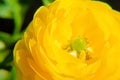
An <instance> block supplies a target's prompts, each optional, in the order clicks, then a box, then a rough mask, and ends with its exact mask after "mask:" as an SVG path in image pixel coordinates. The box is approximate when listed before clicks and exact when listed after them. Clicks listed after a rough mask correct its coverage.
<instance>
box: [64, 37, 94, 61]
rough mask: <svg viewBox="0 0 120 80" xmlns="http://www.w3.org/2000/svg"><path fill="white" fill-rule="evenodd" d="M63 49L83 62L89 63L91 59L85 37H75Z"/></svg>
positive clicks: (90, 49)
mask: <svg viewBox="0 0 120 80" xmlns="http://www.w3.org/2000/svg"><path fill="white" fill-rule="evenodd" d="M64 50H66V51H67V52H68V53H69V54H71V55H72V56H75V57H77V58H78V59H81V60H82V61H84V62H88V63H89V62H90V60H91V59H92V56H91V55H92V54H91V53H93V52H92V48H91V47H90V46H89V43H88V41H87V40H86V39H85V38H81V37H77V38H75V39H74V40H72V41H71V43H70V44H69V45H68V46H67V47H66V48H65V49H64Z"/></svg>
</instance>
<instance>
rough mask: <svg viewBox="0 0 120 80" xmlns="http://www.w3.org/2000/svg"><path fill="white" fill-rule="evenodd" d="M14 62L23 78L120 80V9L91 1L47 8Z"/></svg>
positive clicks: (59, 0) (64, 1)
mask: <svg viewBox="0 0 120 80" xmlns="http://www.w3.org/2000/svg"><path fill="white" fill-rule="evenodd" d="M14 61H15V65H16V68H17V73H18V76H19V80H120V76H119V75H120V13H119V12H117V11H115V10H113V9H112V8H111V7H109V5H107V4H105V3H103V2H99V1H91V0H56V1H55V2H53V3H52V4H50V5H48V6H42V7H40V8H39V9H38V10H37V12H36V13H35V15H34V18H33V20H32V22H31V23H30V25H29V26H28V28H27V30H26V31H25V34H24V37H23V39H22V40H20V41H18V42H17V44H16V47H15V49H14Z"/></svg>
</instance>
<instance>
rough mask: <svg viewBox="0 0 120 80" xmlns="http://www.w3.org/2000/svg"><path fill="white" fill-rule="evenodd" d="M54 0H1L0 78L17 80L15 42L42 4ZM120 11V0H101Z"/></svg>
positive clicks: (1, 79) (2, 79)
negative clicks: (14, 60)
mask: <svg viewBox="0 0 120 80" xmlns="http://www.w3.org/2000/svg"><path fill="white" fill-rule="evenodd" d="M53 1H54V0H0V80H17V76H16V70H15V67H14V62H13V49H14V45H15V43H16V42H17V41H18V40H19V39H21V38H22V36H23V33H24V30H25V29H26V27H27V25H28V24H29V23H30V21H31V20H32V18H33V15H34V13H35V11H36V10H37V9H38V8H39V7H40V6H42V5H47V4H49V3H51V2H53ZM100 1H103V2H106V3H108V4H109V5H111V7H112V8H113V9H115V10H118V11H120V0H100Z"/></svg>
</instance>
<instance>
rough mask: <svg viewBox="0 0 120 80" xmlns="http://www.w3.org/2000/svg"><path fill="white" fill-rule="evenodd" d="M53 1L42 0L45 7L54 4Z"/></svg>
mask: <svg viewBox="0 0 120 80" xmlns="http://www.w3.org/2000/svg"><path fill="white" fill-rule="evenodd" d="M53 1H54V0H42V2H43V4H44V5H47V4H49V3H51V2H53Z"/></svg>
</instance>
